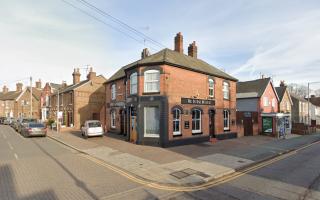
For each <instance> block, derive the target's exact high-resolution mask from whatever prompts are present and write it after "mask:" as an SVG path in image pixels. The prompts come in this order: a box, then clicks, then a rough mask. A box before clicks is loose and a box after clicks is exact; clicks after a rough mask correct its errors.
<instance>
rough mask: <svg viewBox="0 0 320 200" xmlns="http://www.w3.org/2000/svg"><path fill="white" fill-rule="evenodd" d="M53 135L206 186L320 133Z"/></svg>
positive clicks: (112, 159)
mask: <svg viewBox="0 0 320 200" xmlns="http://www.w3.org/2000/svg"><path fill="white" fill-rule="evenodd" d="M48 137H50V138H51V139H54V140H56V141H58V142H60V143H62V144H65V145H67V146H69V147H71V148H73V149H75V150H77V151H79V152H81V153H83V154H85V155H88V156H91V157H93V158H95V159H97V160H99V161H103V162H105V163H107V164H108V165H109V166H110V167H111V168H113V169H116V170H120V171H121V173H122V174H126V176H133V177H134V178H136V179H139V180H142V181H147V182H148V183H157V184H160V185H169V186H195V185H201V184H204V183H206V182H209V181H212V180H215V179H218V178H221V177H224V176H226V175H230V174H233V173H235V172H237V171H238V170H241V169H244V168H246V167H249V166H252V165H255V164H257V163H260V162H262V161H265V160H268V159H271V158H274V157H276V156H279V155H282V154H284V153H287V152H290V151H293V150H295V149H298V148H300V147H302V146H304V145H308V144H311V143H314V142H316V141H319V140H320V134H312V135H305V136H298V135H290V136H288V138H287V139H280V140H279V139H276V138H271V137H268V136H252V137H242V138H237V139H230V140H223V141H218V142H217V143H214V144H212V143H209V142H207V143H201V144H194V145H185V146H178V147H171V148H160V147H151V146H141V145H136V144H131V143H129V142H126V141H123V140H121V138H120V139H119V136H117V135H112V134H109V133H107V134H105V136H103V137H102V138H101V137H93V138H88V139H84V138H82V137H81V134H80V132H77V131H73V132H62V133H56V132H53V131H50V132H49V133H48Z"/></svg>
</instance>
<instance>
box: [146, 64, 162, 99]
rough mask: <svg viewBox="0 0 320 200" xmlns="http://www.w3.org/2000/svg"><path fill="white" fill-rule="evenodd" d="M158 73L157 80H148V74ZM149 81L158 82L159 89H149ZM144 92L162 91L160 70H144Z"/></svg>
mask: <svg viewBox="0 0 320 200" xmlns="http://www.w3.org/2000/svg"><path fill="white" fill-rule="evenodd" d="M154 73H157V75H158V79H157V80H147V76H148V74H154ZM148 83H158V85H157V86H158V89H157V90H147V84H148ZM143 92H144V93H158V92H160V70H155V69H150V70H147V71H145V72H144V91H143Z"/></svg>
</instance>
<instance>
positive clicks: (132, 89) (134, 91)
mask: <svg viewBox="0 0 320 200" xmlns="http://www.w3.org/2000/svg"><path fill="white" fill-rule="evenodd" d="M130 94H137V73H136V72H135V73H133V74H131V76H130Z"/></svg>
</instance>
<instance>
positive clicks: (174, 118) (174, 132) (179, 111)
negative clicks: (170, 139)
mask: <svg viewBox="0 0 320 200" xmlns="http://www.w3.org/2000/svg"><path fill="white" fill-rule="evenodd" d="M176 112H178V113H179V118H176V117H175V114H176ZM181 113H182V112H181V110H180V109H179V108H174V109H173V111H172V123H173V130H172V134H173V136H179V135H182V132H181ZM175 122H178V123H179V126H178V127H179V131H175V130H174V129H175Z"/></svg>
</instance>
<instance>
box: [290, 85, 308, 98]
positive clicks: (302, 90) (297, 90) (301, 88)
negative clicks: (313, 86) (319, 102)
mask: <svg viewBox="0 0 320 200" xmlns="http://www.w3.org/2000/svg"><path fill="white" fill-rule="evenodd" d="M288 90H289V92H290V93H291V94H294V95H297V96H299V97H302V98H305V97H307V96H308V87H307V86H305V85H300V84H297V83H291V84H289V85H288ZM310 92H311V90H310Z"/></svg>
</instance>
